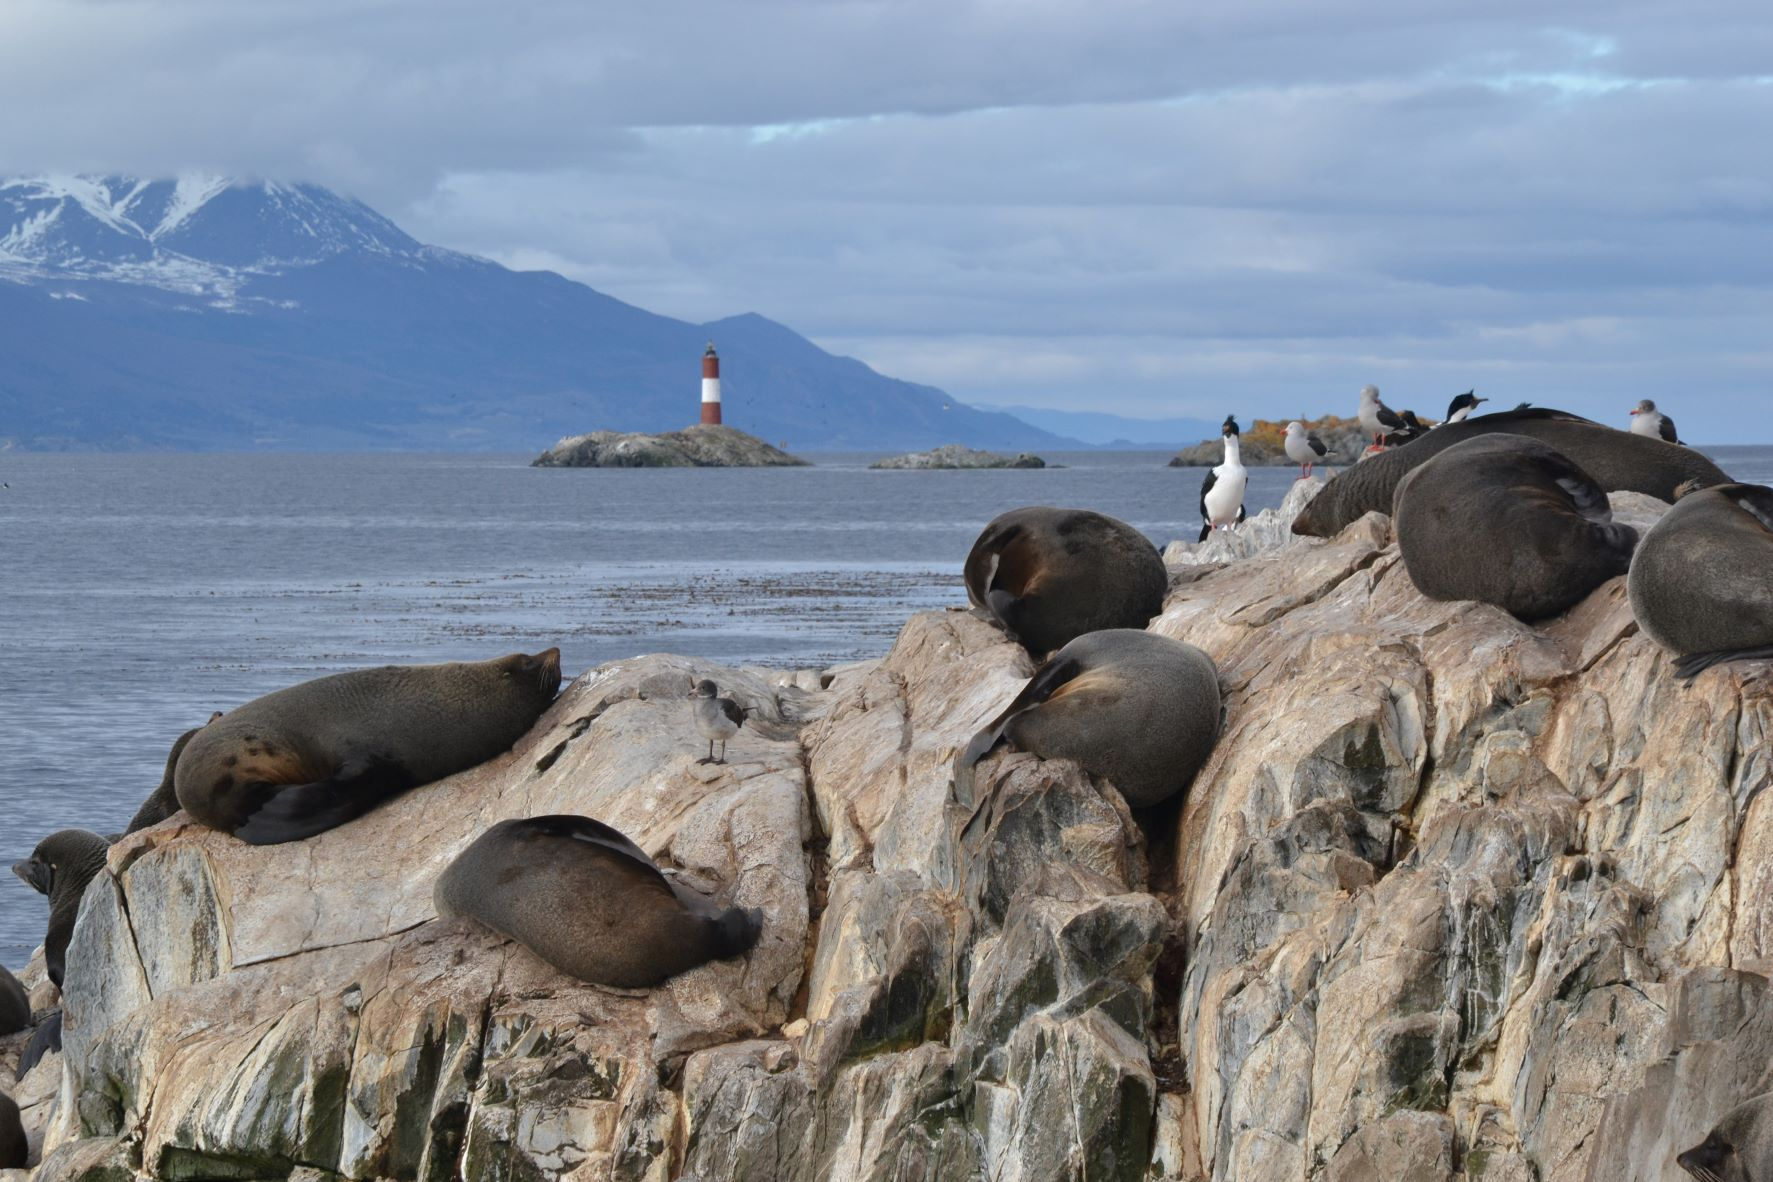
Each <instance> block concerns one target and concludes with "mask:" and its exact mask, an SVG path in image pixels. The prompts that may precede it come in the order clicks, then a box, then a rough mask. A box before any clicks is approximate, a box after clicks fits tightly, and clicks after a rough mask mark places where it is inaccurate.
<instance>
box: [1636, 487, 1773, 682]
mask: <svg viewBox="0 0 1773 1182" xmlns="http://www.w3.org/2000/svg"><path fill="white" fill-rule="evenodd" d="M1625 585H1626V588H1627V590H1628V591H1629V592H1630V594H1631V610H1632V613H1633V614H1634V615H1636V616H1637V619H1638V627H1640V628H1642V629H1643V630H1644V635H1646V636H1648V637H1649V638H1650V639H1651V640H1654V641H1655V642H1656V643H1657V644H1660V645H1661V646H1662V647H1663V648H1665V649H1668V650H1669V651H1670V652H1673V653H1675V654H1676V655H1677V656H1678V657H1679V660H1677V661H1676V662H1675V674H1676V676H1678V677H1681V678H1683V679H1684V680H1688V681H1691V680H1692V679H1693V678H1695V677H1697V676H1699V674H1700V673H1702V672H1704V671H1705V670H1707V669H1709V668H1711V667H1712V666H1713V665H1717V664H1721V663H1722V662H1725V661H1745V660H1751V659H1755V658H1763V657H1773V489H1769V488H1766V487H1764V486H1762V485H1758V484H1720V485H1714V486H1713V487H1711V488H1707V489H1701V490H1699V491H1697V492H1690V493H1687V494H1686V495H1685V496H1683V497H1682V498H1681V499H1680V500H1679V501H1677V502H1676V503H1675V507H1674V508H1672V509H1670V510H1669V511H1668V512H1667V513H1664V514H1663V515H1662V519H1661V520H1660V521H1658V522H1657V523H1656V524H1655V525H1653V526H1651V527H1650V529H1649V531H1648V532H1647V533H1645V535H1644V540H1643V542H1642V544H1640V545H1639V546H1638V552H1637V555H1636V557H1634V558H1633V559H1632V562H1631V573H1630V575H1628V576H1627V578H1626V582H1625Z"/></svg>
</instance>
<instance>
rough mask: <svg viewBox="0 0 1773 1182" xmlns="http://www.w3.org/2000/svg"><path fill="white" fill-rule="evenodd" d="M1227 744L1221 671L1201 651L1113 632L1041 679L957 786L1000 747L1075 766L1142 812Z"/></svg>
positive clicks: (1050, 666) (1070, 652) (965, 758)
mask: <svg viewBox="0 0 1773 1182" xmlns="http://www.w3.org/2000/svg"><path fill="white" fill-rule="evenodd" d="M1218 738H1219V673H1218V670H1217V668H1216V667H1215V666H1214V665H1213V659H1212V658H1211V657H1209V656H1207V654H1206V653H1204V652H1202V651H1201V650H1200V649H1198V648H1195V647H1194V646H1193V645H1192V644H1185V643H1184V642H1182V641H1180V640H1172V639H1170V638H1169V637H1167V636H1159V635H1157V634H1156V633H1154V632H1142V631H1139V630H1137V629H1133V628H1111V629H1108V630H1106V631H1102V632H1091V633H1090V634H1089V635H1087V636H1080V637H1078V638H1077V639H1076V640H1074V641H1072V642H1071V643H1070V644H1068V645H1066V646H1065V647H1064V648H1062V649H1060V650H1059V651H1058V652H1056V653H1054V654H1053V655H1052V657H1051V658H1050V659H1049V660H1048V661H1047V663H1046V664H1044V665H1042V666H1041V667H1040V668H1039V669H1038V670H1036V671H1035V674H1034V676H1033V677H1032V678H1031V679H1030V680H1029V682H1028V684H1027V685H1025V686H1023V687H1022V692H1021V693H1019V694H1017V695H1016V697H1015V700H1014V701H1012V702H1011V703H1010V704H1009V705H1008V706H1007V707H1005V709H1004V712H1003V713H1002V714H999V715H998V716H997V717H996V718H994V719H992V720H991V722H990V723H988V724H987V725H986V726H985V729H983V730H981V731H980V732H979V733H978V734H976V735H974V736H973V741H972V742H970V743H968V744H967V747H966V750H965V751H963V752H961V754H960V756H959V758H958V759H957V760H956V761H955V774H956V777H957V778H960V777H962V776H966V775H970V774H971V770H972V768H973V765H975V764H977V763H978V762H979V761H980V760H981V759H983V758H985V756H986V755H987V754H989V753H990V752H991V750H992V749H993V748H995V747H996V746H997V745H998V744H999V743H1008V744H1009V745H1010V747H1012V748H1013V749H1015V750H1017V751H1028V752H1032V753H1033V754H1035V755H1038V756H1040V757H1041V758H1042V759H1074V760H1076V761H1077V762H1078V764H1080V765H1081V766H1082V767H1083V769H1084V770H1085V771H1086V772H1088V773H1090V774H1091V775H1092V776H1101V777H1103V778H1104V779H1106V780H1108V781H1109V782H1110V783H1112V784H1113V785H1114V786H1115V787H1116V788H1118V789H1119V790H1120V794H1121V795H1122V796H1123V797H1125V798H1126V802H1127V803H1128V804H1129V805H1132V806H1133V807H1134V808H1145V807H1147V806H1150V805H1154V804H1158V803H1160V802H1162V801H1164V800H1167V799H1168V798H1169V797H1171V796H1174V795H1175V794H1176V793H1178V792H1180V791H1182V790H1183V789H1184V788H1186V787H1188V782H1189V781H1190V780H1192V779H1193V778H1194V773H1195V772H1197V771H1199V770H1200V766H1201V764H1203V763H1205V762H1206V760H1207V756H1208V755H1210V754H1212V751H1213V744H1214V743H1215V742H1217V741H1218Z"/></svg>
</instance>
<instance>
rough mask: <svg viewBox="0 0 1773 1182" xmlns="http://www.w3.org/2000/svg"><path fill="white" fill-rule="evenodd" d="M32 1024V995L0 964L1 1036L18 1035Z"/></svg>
mask: <svg viewBox="0 0 1773 1182" xmlns="http://www.w3.org/2000/svg"><path fill="white" fill-rule="evenodd" d="M30 1024H31V995H30V994H28V993H26V992H25V987H24V986H23V985H21V984H20V983H19V979H18V978H17V977H15V976H13V975H12V970H10V969H8V968H7V967H6V966H5V965H3V964H0V1035H7V1034H17V1033H18V1032H19V1031H21V1030H23V1029H24V1028H25V1027H27V1026H29V1025H30ZM21 1074H22V1073H21Z"/></svg>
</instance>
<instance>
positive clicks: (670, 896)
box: [431, 816, 761, 989]
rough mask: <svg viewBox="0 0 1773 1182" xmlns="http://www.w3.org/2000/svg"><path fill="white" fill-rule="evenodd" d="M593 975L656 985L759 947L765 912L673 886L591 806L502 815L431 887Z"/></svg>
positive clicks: (549, 957)
mask: <svg viewBox="0 0 1773 1182" xmlns="http://www.w3.org/2000/svg"><path fill="white" fill-rule="evenodd" d="M431 899H432V902H433V903H434V904H435V905H436V907H437V913H438V914H439V915H445V916H448V915H466V916H468V917H470V918H472V919H475V920H478V921H479V922H481V923H483V924H485V925H486V926H487V927H489V928H491V929H492V930H493V931H495V932H498V933H499V934H500V935H501V936H505V937H508V938H509V939H512V940H515V941H517V942H518V943H519V944H522V945H523V946H524V947H525V948H528V949H529V950H530V951H531V952H533V953H535V954H536V955H537V956H539V957H541V958H542V959H543V960H545V961H547V962H548V963H549V964H551V965H553V966H554V967H555V968H557V969H559V970H560V971H561V972H563V973H566V974H568V975H570V976H574V977H577V978H578V979H579V980H581V981H589V982H590V983H592V984H593V985H611V986H615V987H617V988H621V989H647V988H651V987H652V986H654V985H657V984H659V983H660V982H662V981H664V980H666V979H667V978H669V977H675V976H676V975H677V974H678V973H681V972H685V971H686V970H689V969H693V968H695V967H696V966H697V965H699V964H704V963H706V962H707V961H710V960H726V959H728V958H730V957H734V956H739V955H742V954H743V953H745V952H748V951H750V949H751V946H752V945H754V944H756V943H757V936H758V933H759V932H760V931H761V916H760V915H759V913H757V912H755V911H747V910H745V909H743V908H739V907H725V908H723V907H720V906H718V905H716V904H714V903H712V902H710V901H709V900H707V899H704V898H702V897H701V896H700V895H698V894H696V893H695V892H694V891H692V890H690V889H689V888H687V887H684V888H681V889H678V888H673V887H672V885H671V883H670V882H669V881H668V880H667V879H666V878H665V876H664V875H663V874H662V873H660V872H659V868H658V866H656V865H655V864H654V863H653V860H652V859H651V858H649V857H647V856H646V854H645V853H644V852H643V851H642V850H641V848H640V847H639V846H637V845H635V844H634V843H633V842H632V841H629V840H628V839H627V838H626V837H624V836H623V835H622V834H621V833H620V832H619V831H618V830H616V829H613V828H611V827H610V826H608V825H605V824H604V823H603V822H601V821H594V820H592V819H591V818H590V817H574V816H551V817H530V818H527V819H519V820H512V821H501V822H499V823H498V824H497V825H494V826H493V827H492V828H491V829H488V830H487V831H486V832H485V833H483V834H481V835H480V836H479V837H478V838H476V839H475V840H474V843H473V844H472V845H470V846H469V847H468V848H467V849H465V850H463V851H462V852H461V854H460V855H458V856H457V857H456V860H455V861H454V862H451V863H450V865H449V868H448V869H447V870H445V871H444V872H443V874H442V876H441V877H439V878H438V880H437V886H436V887H435V888H434V889H433V890H432V892H431Z"/></svg>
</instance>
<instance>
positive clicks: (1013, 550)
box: [965, 505, 1169, 657]
mask: <svg viewBox="0 0 1773 1182" xmlns="http://www.w3.org/2000/svg"><path fill="white" fill-rule="evenodd" d="M965 574H966V585H967V599H968V600H970V601H971V602H972V604H973V606H974V607H977V608H982V609H984V610H985V611H986V612H988V613H990V615H991V618H992V619H994V620H996V621H997V623H998V625H999V626H1000V627H1001V628H1003V630H1004V631H1005V632H1008V633H1009V634H1010V636H1011V637H1012V638H1014V639H1015V640H1017V641H1018V642H1020V643H1021V645H1022V647H1024V648H1026V649H1027V650H1028V651H1029V652H1030V653H1033V654H1034V655H1035V656H1037V657H1039V656H1044V655H1045V654H1047V653H1050V652H1052V651H1053V650H1054V649H1057V648H1062V647H1063V646H1064V645H1066V644H1067V643H1069V642H1070V641H1071V640H1073V639H1075V638H1076V637H1079V636H1082V635H1083V634H1084V633H1086V632H1096V631H1099V630H1100V629H1103V628H1143V627H1144V626H1145V625H1146V623H1147V622H1148V621H1149V620H1150V619H1151V617H1153V616H1155V615H1157V614H1158V613H1159V612H1161V611H1163V607H1164V593H1165V592H1166V591H1168V590H1169V576H1168V575H1167V574H1166V573H1165V571H1164V562H1163V558H1162V557H1161V556H1160V555H1159V554H1158V552H1157V547H1155V546H1153V545H1152V544H1151V541H1150V539H1148V538H1147V537H1146V536H1145V535H1144V534H1142V533H1140V532H1139V531H1138V530H1136V529H1134V528H1133V527H1132V526H1130V525H1128V524H1127V523H1126V522H1124V521H1117V520H1116V519H1114V518H1112V517H1107V516H1104V515H1103V514H1101V513H1093V512H1091V511H1090V510H1088V509H1052V508H1048V507H1046V506H1041V505H1037V506H1032V507H1030V508H1026V509H1012V510H1010V511H1009V512H1008V513H1003V514H1000V515H999V516H997V517H995V518H993V519H992V521H991V523H990V524H989V525H987V526H986V527H985V529H984V532H982V533H981V534H980V535H979V537H978V540H977V541H975V542H974V543H973V548H972V550H971V552H969V553H968V554H967V561H966V568H965Z"/></svg>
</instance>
